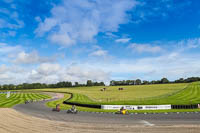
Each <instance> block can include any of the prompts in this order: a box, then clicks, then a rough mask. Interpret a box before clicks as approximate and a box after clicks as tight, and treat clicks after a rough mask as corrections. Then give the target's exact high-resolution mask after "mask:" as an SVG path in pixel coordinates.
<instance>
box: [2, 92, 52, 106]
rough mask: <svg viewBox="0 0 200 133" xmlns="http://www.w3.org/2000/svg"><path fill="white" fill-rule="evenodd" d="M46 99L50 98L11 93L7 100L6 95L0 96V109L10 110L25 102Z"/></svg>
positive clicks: (42, 95) (41, 95)
mask: <svg viewBox="0 0 200 133" xmlns="http://www.w3.org/2000/svg"><path fill="white" fill-rule="evenodd" d="M48 98H51V97H50V96H48V95H46V94H39V93H20V92H19V93H11V94H10V97H9V98H6V94H0V107H1V108H10V107H12V106H14V105H16V104H21V103H24V102H25V101H26V100H42V99H48Z"/></svg>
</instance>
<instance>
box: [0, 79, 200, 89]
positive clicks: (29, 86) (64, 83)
mask: <svg viewBox="0 0 200 133" xmlns="http://www.w3.org/2000/svg"><path fill="white" fill-rule="evenodd" d="M196 81H200V77H189V78H186V79H184V78H180V79H177V80H175V81H169V80H168V79H167V78H162V79H161V80H152V81H147V80H143V81H141V79H136V80H122V81H115V80H112V81H110V86H120V85H148V84H167V83H191V82H196ZM82 86H105V84H104V82H93V81H92V80H87V82H86V84H80V83H78V82H75V83H74V84H72V82H69V81H62V82H58V83H55V84H45V83H31V84H30V83H23V84H19V85H13V84H4V85H0V90H14V89H42V88H66V87H82Z"/></svg>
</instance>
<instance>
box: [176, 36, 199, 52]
mask: <svg viewBox="0 0 200 133" xmlns="http://www.w3.org/2000/svg"><path fill="white" fill-rule="evenodd" d="M178 45H180V46H182V47H184V48H185V49H191V48H198V47H200V38H192V39H186V40H182V41H179V42H178Z"/></svg>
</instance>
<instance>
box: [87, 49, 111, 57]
mask: <svg viewBox="0 0 200 133" xmlns="http://www.w3.org/2000/svg"><path fill="white" fill-rule="evenodd" d="M106 55H107V51H106V50H101V49H100V50H96V51H94V52H92V53H91V54H90V56H106Z"/></svg>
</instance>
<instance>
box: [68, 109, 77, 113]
mask: <svg viewBox="0 0 200 133" xmlns="http://www.w3.org/2000/svg"><path fill="white" fill-rule="evenodd" d="M67 113H68V114H77V113H78V111H77V110H72V109H69V110H67Z"/></svg>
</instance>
